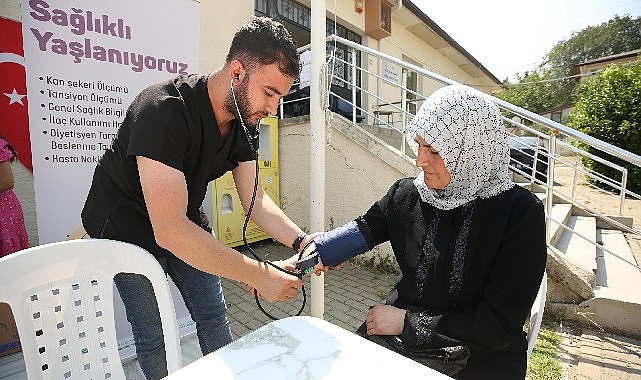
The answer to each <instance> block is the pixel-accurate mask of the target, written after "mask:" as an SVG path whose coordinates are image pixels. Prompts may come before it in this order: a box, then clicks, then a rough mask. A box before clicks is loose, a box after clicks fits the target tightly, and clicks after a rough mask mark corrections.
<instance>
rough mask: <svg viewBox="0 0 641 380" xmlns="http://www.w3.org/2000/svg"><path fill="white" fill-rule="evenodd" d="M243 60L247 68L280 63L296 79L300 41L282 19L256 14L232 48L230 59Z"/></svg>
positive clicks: (240, 33)
mask: <svg viewBox="0 0 641 380" xmlns="http://www.w3.org/2000/svg"><path fill="white" fill-rule="evenodd" d="M233 60H238V61H240V62H241V63H242V64H243V65H244V66H245V67H246V68H247V69H251V68H252V66H253V65H255V64H261V65H271V64H273V63H278V69H279V70H280V72H281V73H282V74H284V75H286V76H289V77H292V78H295V77H297V76H298V74H299V73H300V57H299V56H298V53H297V52H296V44H295V43H294V40H293V39H292V36H291V35H290V34H289V32H288V31H287V29H285V27H284V26H283V24H281V23H280V22H277V21H274V20H272V19H270V18H267V17H255V16H254V17H252V20H251V21H250V22H248V23H246V24H244V25H243V26H241V27H240V28H239V29H238V31H237V32H236V34H235V35H234V39H233V40H232V42H231V46H230V47H229V53H228V54H227V58H226V62H227V63H230V62H231V61H233Z"/></svg>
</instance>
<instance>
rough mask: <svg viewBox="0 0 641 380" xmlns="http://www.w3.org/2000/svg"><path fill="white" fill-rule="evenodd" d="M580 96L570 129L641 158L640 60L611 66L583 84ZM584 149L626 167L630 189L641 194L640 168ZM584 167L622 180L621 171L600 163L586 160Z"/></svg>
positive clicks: (601, 153) (593, 150) (599, 152)
mask: <svg viewBox="0 0 641 380" xmlns="http://www.w3.org/2000/svg"><path fill="white" fill-rule="evenodd" d="M640 58H641V57H640ZM577 95H578V97H579V101H578V102H577V103H576V106H575V108H574V111H573V112H572V113H571V114H570V121H569V123H568V125H569V126H570V127H572V128H574V129H577V130H579V131H581V132H583V133H585V134H587V135H590V136H592V137H595V138H597V139H599V140H603V141H607V142H609V143H610V144H612V145H615V146H617V147H619V148H621V149H625V150H627V151H629V152H632V153H635V154H637V155H641V61H637V62H635V63H634V64H631V65H628V66H624V67H622V66H620V65H609V66H608V67H607V68H606V69H605V70H604V71H603V72H602V73H601V74H600V75H598V76H596V77H594V78H592V79H590V80H589V81H588V82H587V83H586V84H585V85H581V86H580V87H579V88H578V90H577ZM583 148H584V149H586V150H587V151H588V152H590V153H592V154H594V155H596V156H599V157H602V158H604V159H606V160H608V161H611V162H614V163H615V164H617V165H620V166H623V167H625V168H627V169H628V189H630V190H632V191H634V192H635V193H640V192H641V167H638V166H636V165H633V164H630V163H627V162H625V161H623V160H620V159H616V158H613V157H610V156H609V155H608V154H606V153H604V152H601V151H599V150H597V149H595V148H594V147H590V146H584V147H583ZM584 165H585V166H586V167H587V168H589V169H593V170H595V171H597V172H598V173H601V174H603V175H605V176H607V177H609V178H620V174H619V171H617V170H615V169H612V168H610V167H609V166H606V165H603V164H601V163H599V162H596V161H593V160H588V159H585V160H584ZM595 184H596V183H595ZM597 185H598V184H597Z"/></svg>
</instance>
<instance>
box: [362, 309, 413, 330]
mask: <svg viewBox="0 0 641 380" xmlns="http://www.w3.org/2000/svg"><path fill="white" fill-rule="evenodd" d="M365 324H366V325H367V335H401V333H402V332H403V326H404V324H405V309H399V308H397V307H394V306H390V305H376V306H374V307H372V308H371V309H370V310H369V312H368V313H367V318H366V319H365Z"/></svg>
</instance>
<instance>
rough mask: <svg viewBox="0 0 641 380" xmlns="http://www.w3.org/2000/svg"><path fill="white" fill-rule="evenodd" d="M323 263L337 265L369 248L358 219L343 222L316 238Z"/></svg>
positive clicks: (331, 265) (315, 241)
mask: <svg viewBox="0 0 641 380" xmlns="http://www.w3.org/2000/svg"><path fill="white" fill-rule="evenodd" d="M314 243H315V244H316V249H317V250H318V253H319V254H320V257H321V260H322V261H323V265H326V266H330V267H335V266H337V265H338V264H342V263H344V262H345V261H347V260H349V259H351V258H352V257H355V256H358V255H360V254H361V253H363V252H366V251H367V250H369V247H368V245H367V241H366V240H365V236H364V235H363V233H362V232H361V230H360V228H359V227H358V224H357V223H356V221H351V222H348V223H345V224H343V225H342V226H340V227H338V228H334V229H333V230H330V231H327V232H325V233H324V234H322V235H319V236H318V237H316V238H315V239H314Z"/></svg>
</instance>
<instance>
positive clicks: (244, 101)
mask: <svg viewBox="0 0 641 380" xmlns="http://www.w3.org/2000/svg"><path fill="white" fill-rule="evenodd" d="M248 83H249V75H247V74H246V75H245V77H244V78H243V81H242V82H240V86H238V89H237V90H234V91H235V94H236V102H234V97H233V95H232V93H231V90H230V92H229V94H227V98H226V99H225V110H226V111H227V112H228V113H230V114H232V115H234V117H236V118H241V119H242V122H243V123H244V124H245V126H246V127H247V128H248V129H249V128H250V127H252V126H253V123H252V122H251V121H250V120H249V116H250V115H251V109H252V104H251V101H250V100H249V94H248V93H247V87H248ZM236 105H238V108H236ZM239 113H240V115H239Z"/></svg>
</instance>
